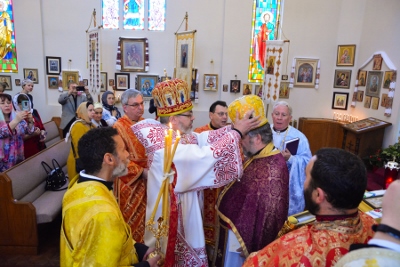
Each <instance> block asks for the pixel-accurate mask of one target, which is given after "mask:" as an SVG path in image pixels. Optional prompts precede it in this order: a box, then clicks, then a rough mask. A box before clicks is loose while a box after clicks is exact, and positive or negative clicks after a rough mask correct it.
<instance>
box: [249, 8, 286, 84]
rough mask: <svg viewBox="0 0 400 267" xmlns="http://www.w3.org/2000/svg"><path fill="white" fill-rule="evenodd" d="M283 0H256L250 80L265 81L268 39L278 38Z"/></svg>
mask: <svg viewBox="0 0 400 267" xmlns="http://www.w3.org/2000/svg"><path fill="white" fill-rule="evenodd" d="M280 8H281V0H254V5H253V20H252V38H251V46H250V61H249V77H248V78H249V82H259V83H261V82H262V81H263V77H264V67H265V54H266V51H265V48H266V45H267V43H266V41H267V40H276V38H277V32H278V29H277V25H278V23H279V21H280Z"/></svg>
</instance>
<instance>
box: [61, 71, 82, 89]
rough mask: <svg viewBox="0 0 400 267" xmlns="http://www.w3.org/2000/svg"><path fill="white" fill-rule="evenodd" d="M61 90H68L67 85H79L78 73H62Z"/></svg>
mask: <svg viewBox="0 0 400 267" xmlns="http://www.w3.org/2000/svg"><path fill="white" fill-rule="evenodd" d="M61 81H62V86H61V87H62V88H63V89H64V90H68V83H70V82H74V83H77V84H79V71H62V80H61Z"/></svg>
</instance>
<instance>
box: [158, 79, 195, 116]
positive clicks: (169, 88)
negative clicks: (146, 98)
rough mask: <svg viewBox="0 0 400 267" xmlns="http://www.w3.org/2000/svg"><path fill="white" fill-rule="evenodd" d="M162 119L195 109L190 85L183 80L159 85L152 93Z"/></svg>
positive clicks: (164, 82)
mask: <svg viewBox="0 0 400 267" xmlns="http://www.w3.org/2000/svg"><path fill="white" fill-rule="evenodd" d="M151 94H152V96H153V98H154V103H155V105H156V107H157V114H158V116H160V117H165V116H173V115H177V114H181V113H184V112H187V111H189V110H191V109H192V108H193V104H192V100H191V99H190V91H189V88H188V84H187V83H186V82H185V81H184V80H181V79H172V80H166V81H163V82H160V83H158V84H157V85H156V86H155V87H154V89H153V91H152V92H151Z"/></svg>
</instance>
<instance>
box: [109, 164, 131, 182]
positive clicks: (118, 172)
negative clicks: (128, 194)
mask: <svg viewBox="0 0 400 267" xmlns="http://www.w3.org/2000/svg"><path fill="white" fill-rule="evenodd" d="M127 174H128V163H124V162H122V161H120V162H119V163H118V166H117V167H116V168H115V169H114V170H113V172H112V176H113V177H114V178H116V177H120V176H124V175H127Z"/></svg>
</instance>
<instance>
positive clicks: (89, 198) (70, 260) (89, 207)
mask: <svg viewBox="0 0 400 267" xmlns="http://www.w3.org/2000/svg"><path fill="white" fill-rule="evenodd" d="M74 180H77V179H74ZM62 206H63V214H62V217H63V218H62V227H61V237H60V266H132V265H133V264H136V263H138V261H139V260H138V255H137V252H136V250H135V247H134V244H135V243H136V242H135V240H133V239H132V235H131V229H130V227H129V226H128V225H127V224H126V223H125V221H124V219H123V217H122V214H121V211H120V209H119V207H118V204H117V202H116V201H115V198H114V196H113V194H112V191H110V190H108V188H107V187H106V186H105V185H103V184H102V183H100V182H95V181H88V182H82V183H75V184H73V185H72V186H71V187H70V189H68V191H67V192H66V193H65V195H64V199H63V205H62Z"/></svg>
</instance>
